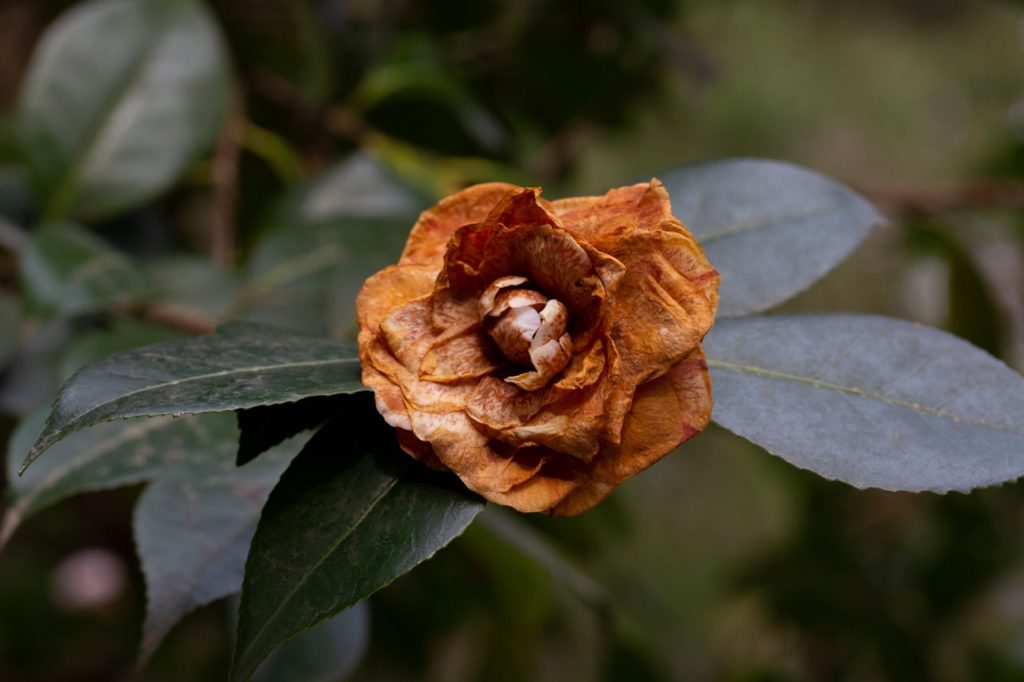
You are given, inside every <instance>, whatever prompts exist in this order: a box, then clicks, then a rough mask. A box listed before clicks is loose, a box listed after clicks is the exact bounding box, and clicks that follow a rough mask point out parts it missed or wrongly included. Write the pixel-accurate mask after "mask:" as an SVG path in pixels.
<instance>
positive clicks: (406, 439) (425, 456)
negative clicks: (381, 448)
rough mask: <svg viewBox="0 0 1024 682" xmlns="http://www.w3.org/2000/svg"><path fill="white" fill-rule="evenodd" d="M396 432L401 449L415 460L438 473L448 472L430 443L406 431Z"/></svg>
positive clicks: (397, 430)
mask: <svg viewBox="0 0 1024 682" xmlns="http://www.w3.org/2000/svg"><path fill="white" fill-rule="evenodd" d="M395 432H396V433H397V434H398V445H399V447H401V448H402V450H404V451H405V452H406V453H408V454H410V455H412V457H413V458H414V459H416V460H417V461H419V462H422V463H423V464H426V465H427V466H428V467H430V468H431V469H434V470H436V471H448V467H446V466H445V465H444V464H442V463H441V460H439V459H438V458H437V455H436V454H434V448H432V447H430V443H427V442H425V441H422V440H420V439H419V438H417V437H416V434H414V433H413V432H412V431H408V430H406V429H395Z"/></svg>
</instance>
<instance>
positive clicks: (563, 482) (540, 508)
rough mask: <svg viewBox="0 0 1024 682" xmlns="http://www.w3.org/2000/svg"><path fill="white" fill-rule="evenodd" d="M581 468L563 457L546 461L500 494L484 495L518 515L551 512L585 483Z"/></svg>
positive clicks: (583, 472) (573, 461) (581, 466)
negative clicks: (522, 480) (534, 471)
mask: <svg viewBox="0 0 1024 682" xmlns="http://www.w3.org/2000/svg"><path fill="white" fill-rule="evenodd" d="M585 476H586V474H585V469H584V468H583V465H582V464H580V463H577V462H576V461H575V460H571V459H567V458H564V457H561V458H559V457H555V458H551V459H549V460H548V461H547V462H546V463H545V465H544V466H543V467H542V468H541V470H540V471H539V472H538V473H537V475H535V476H533V477H531V478H529V479H528V480H526V481H524V482H522V483H520V484H519V485H517V486H515V487H513V488H511V489H509V490H507V491H503V492H493V493H489V494H487V495H484V497H486V498H487V499H489V500H491V501H492V502H497V503H498V504H504V505H508V506H510V507H512V508H513V509H516V510H518V511H521V512H550V511H551V509H552V508H554V507H557V506H558V504H559V503H560V502H561V501H562V500H563V499H565V498H566V497H567V496H568V495H570V494H571V493H572V492H573V491H574V490H575V489H576V488H577V487H579V485H580V483H581V481H583V480H585Z"/></svg>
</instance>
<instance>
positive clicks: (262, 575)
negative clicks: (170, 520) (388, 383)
mask: <svg viewBox="0 0 1024 682" xmlns="http://www.w3.org/2000/svg"><path fill="white" fill-rule="evenodd" d="M360 402H362V403H363V405H361V406H359V407H358V408H356V407H355V406H354V407H353V409H352V411H351V412H350V413H348V414H346V415H345V416H344V417H342V418H339V419H337V420H335V421H333V422H331V423H330V424H328V425H327V426H326V427H324V428H323V429H322V430H321V431H320V432H318V433H317V434H316V435H315V436H314V437H313V439H312V440H310V442H309V443H308V444H307V445H306V448H305V449H304V450H303V451H302V452H301V453H300V454H299V456H298V457H297V458H296V459H295V461H294V462H292V465H291V466H290V467H289V469H288V470H287V471H286V472H285V474H284V475H283V476H282V477H281V482H280V483H279V484H278V486H277V487H276V488H275V489H274V491H273V492H272V493H271V494H270V499H269V500H268V501H267V505H266V507H265V508H264V510H263V515H262V517H261V518H260V523H259V527H258V528H257V531H256V536H255V537H254V538H253V542H252V549H251V550H250V552H249V559H248V561H247V562H246V566H245V582H244V584H243V586H242V601H241V605H240V607H239V619H238V638H237V643H236V648H235V655H234V663H233V666H232V679H235V680H245V679H249V678H250V677H251V676H252V674H253V671H255V670H256V667H257V666H258V665H259V664H260V662H261V661H262V660H263V659H264V658H265V657H266V656H267V655H268V654H269V653H270V652H271V651H272V650H273V649H274V648H275V647H276V646H277V645H279V644H280V643H281V642H284V641H285V640H287V639H289V638H291V637H294V636H295V635H297V634H299V633H300V632H303V631H304V630H307V629H309V628H311V627H312V626H314V625H316V624H317V623H318V622H320V621H322V620H323V619H325V618H328V617H330V616H332V615H334V614H336V613H338V612H340V611H342V610H343V609H346V608H348V607H350V606H352V605H353V604H355V603H356V602H358V601H360V600H362V599H365V598H366V597H367V596H369V595H370V594H372V593H373V592H375V591H377V590H378V589H380V588H381V587H384V586H385V585H387V584H388V583H390V582H391V581H392V580H394V579H395V578H397V577H398V576H400V575H402V574H403V573H405V572H407V571H409V570H411V569H412V568H413V567H415V566H416V565H417V564H419V563H421V562H423V561H425V560H427V559H429V558H430V557H431V556H433V554H434V553H435V552H437V550H439V549H441V548H442V547H444V546H445V545H446V544H448V543H449V542H450V541H451V540H452V539H454V538H455V537H456V536H458V535H459V534H460V533H462V531H463V530H464V529H465V528H466V526H468V525H469V523H470V522H471V521H472V520H473V518H474V517H475V516H476V515H477V514H478V513H479V512H480V511H481V509H483V501H482V500H480V499H479V498H478V497H476V496H475V495H472V494H471V493H469V492H468V491H467V490H465V488H462V487H461V485H459V484H458V483H457V482H456V481H455V480H454V479H453V478H452V477H451V476H442V475H438V474H437V473H436V472H430V471H429V470H427V469H426V468H425V467H423V466H422V465H419V464H417V463H416V462H415V461H414V460H412V458H410V457H409V456H408V455H406V454H405V453H403V452H402V451H401V450H400V449H399V448H398V445H397V443H396V442H395V436H394V433H393V431H392V429H390V428H389V427H386V426H385V425H384V423H383V421H382V420H381V419H380V417H379V415H377V414H376V412H375V410H374V409H373V406H372V402H371V401H369V400H365V401H360Z"/></svg>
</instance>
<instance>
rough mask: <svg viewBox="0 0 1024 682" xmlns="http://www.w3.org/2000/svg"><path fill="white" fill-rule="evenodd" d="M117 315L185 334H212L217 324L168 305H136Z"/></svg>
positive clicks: (183, 309)
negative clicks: (127, 316)
mask: <svg viewBox="0 0 1024 682" xmlns="http://www.w3.org/2000/svg"><path fill="white" fill-rule="evenodd" d="M114 312H115V313H119V314H122V315H129V316H131V317H134V318H136V319H139V320H145V321H146V322H153V323H155V324H158V325H161V326H163V327H169V328H170V329H175V330H177V331H180V332H184V333H185V334H195V335H203V334H210V333H212V332H213V330H214V329H215V328H216V326H217V324H216V322H214V321H213V320H211V319H210V318H208V317H206V316H205V315H203V314H202V313H199V312H196V311H194V310H189V309H187V308H182V307H179V306H175V305H171V304H168V303H148V304H141V305H140V304H134V305H129V306H125V307H122V308H118V309H115V310H114Z"/></svg>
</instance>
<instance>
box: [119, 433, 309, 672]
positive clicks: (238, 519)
mask: <svg viewBox="0 0 1024 682" xmlns="http://www.w3.org/2000/svg"><path fill="white" fill-rule="evenodd" d="M201 419H202V421H203V422H209V423H211V424H215V425H216V427H217V428H218V429H219V430H220V432H221V434H222V437H221V438H220V440H219V442H217V443H216V447H215V448H214V449H212V450H211V451H209V452H207V453H205V456H204V457H202V458H201V459H200V458H194V459H192V460H186V461H183V462H182V463H180V464H177V465H174V466H171V467H167V468H166V470H165V471H163V472H161V475H160V477H159V478H158V479H157V480H156V481H155V482H153V483H152V484H150V485H149V487H147V488H146V490H145V492H144V493H143V494H142V497H141V498H140V499H139V503H138V505H137V506H136V507H135V520H134V529H135V545H136V547H137V549H138V552H139V559H140V561H141V563H142V572H143V574H144V575H145V576H146V595H147V599H146V602H147V603H146V622H145V624H144V625H143V635H142V644H141V647H140V652H139V657H140V660H141V661H145V660H147V659H148V658H149V657H150V655H152V653H153V652H154V651H155V650H156V648H157V646H158V645H159V643H160V641H161V640H162V639H163V637H164V635H166V634H167V632H168V631H170V629H171V628H172V627H173V626H174V624H175V623H177V622H178V621H179V620H181V618H182V617H184V616H185V615H186V614H188V613H189V612H190V611H192V610H193V609H195V608H197V607H199V606H202V605H203V604H207V603H209V602H211V601H214V600H216V599H220V598H221V597H226V596H227V595H230V594H234V593H236V592H238V591H239V590H240V589H241V587H242V573H243V570H244V567H245V557H246V555H247V554H248V552H249V543H250V542H251V540H252V536H253V533H255V532H256V523H257V521H258V520H259V516H260V510H261V509H262V508H263V504H264V503H265V502H266V500H267V496H268V495H269V494H270V490H271V489H272V488H273V487H274V484H276V483H277V480H278V478H279V477H280V476H281V473H282V472H283V471H284V470H285V467H287V466H288V462H290V461H291V459H292V457H293V456H294V455H295V453H296V452H297V451H298V447H297V444H295V443H286V444H285V445H282V446H281V447H278V448H275V449H274V450H272V451H270V452H268V453H267V454H266V455H265V456H264V457H262V458H261V459H260V461H259V462H256V463H254V464H252V465H251V466H248V467H245V468H244V469H239V468H238V467H236V466H235V464H234V457H233V447H232V446H233V444H234V441H235V436H236V432H235V430H234V429H233V428H231V426H230V418H229V417H228V416H227V415H207V416H205V417H203V418H201ZM195 421H197V423H202V422H199V418H197V419H196V420H195Z"/></svg>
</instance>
